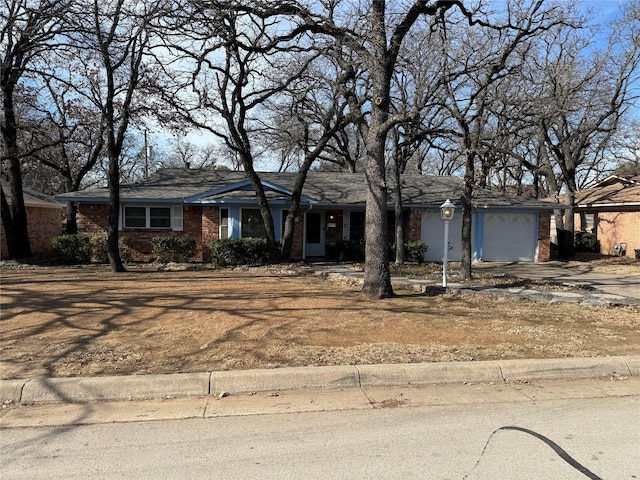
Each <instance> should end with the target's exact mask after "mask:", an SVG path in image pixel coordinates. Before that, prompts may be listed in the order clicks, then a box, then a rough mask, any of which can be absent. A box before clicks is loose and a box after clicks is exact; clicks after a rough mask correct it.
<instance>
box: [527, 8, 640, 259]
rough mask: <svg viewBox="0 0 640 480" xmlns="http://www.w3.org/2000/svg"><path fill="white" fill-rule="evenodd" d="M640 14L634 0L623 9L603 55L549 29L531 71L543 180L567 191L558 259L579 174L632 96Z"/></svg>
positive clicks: (567, 249)
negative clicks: (541, 149)
mask: <svg viewBox="0 0 640 480" xmlns="http://www.w3.org/2000/svg"><path fill="white" fill-rule="evenodd" d="M639 11H640V10H639V6H638V4H637V2H631V3H630V4H628V5H627V6H625V12H624V16H623V18H622V19H620V20H619V21H618V23H617V24H616V25H615V26H614V28H613V30H612V34H611V35H610V37H609V44H608V46H607V47H606V49H605V50H603V51H595V50H594V49H593V46H592V45H591V44H590V41H589V40H588V39H585V38H584V37H581V36H580V32H576V31H573V30H567V29H558V30H556V31H554V32H553V33H554V34H555V35H554V37H552V38H551V39H550V41H549V42H548V43H547V44H546V45H545V48H544V49H543V50H542V51H541V55H540V56H538V57H537V61H536V63H535V64H534V66H533V68H532V69H531V74H532V77H533V84H534V85H536V86H537V88H536V87H534V88H536V90H535V91H536V98H537V99H538V102H537V103H536V106H537V111H536V120H537V121H536V126H537V129H538V132H539V139H540V145H541V147H542V148H543V149H544V151H545V152H544V154H545V155H544V158H545V160H547V161H548V162H549V163H548V164H547V168H546V170H547V172H546V173H547V175H546V178H547V180H548V181H555V185H553V187H554V189H555V191H554V192H553V193H555V194H556V195H559V194H560V193H561V192H562V190H563V189H566V198H567V208H566V209H564V213H565V214H564V216H563V215H562V212H561V211H557V212H556V226H557V228H558V239H559V250H560V254H561V256H563V257H570V256H571V255H572V253H573V232H574V216H573V207H574V203H575V192H576V191H577V190H578V188H579V185H580V181H579V178H580V175H581V172H582V174H583V175H587V176H588V175H589V172H591V171H592V170H593V166H594V165H595V164H597V163H598V162H599V161H600V160H602V152H604V151H605V150H606V147H607V146H608V144H609V143H610V142H611V140H612V138H613V135H614V133H615V131H616V129H617V128H618V125H619V122H620V119H621V118H622V117H623V116H624V115H625V114H626V113H627V112H628V110H629V108H630V106H631V105H632V103H631V100H632V99H633V98H634V97H635V96H636V95H637V92H635V88H637V87H636V83H637V74H638V64H639V62H640V42H639V40H638V38H639V37H638V35H639V33H640V17H639V15H638V12H639ZM554 177H555V178H554Z"/></svg>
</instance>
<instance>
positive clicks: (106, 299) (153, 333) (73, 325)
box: [0, 271, 363, 378]
mask: <svg viewBox="0 0 640 480" xmlns="http://www.w3.org/2000/svg"><path fill="white" fill-rule="evenodd" d="M3 277H4V278H3V292H2V300H1V302H2V309H3V314H2V320H1V324H2V329H1V332H0V338H1V340H2V343H3V363H4V366H3V370H4V371H3V372H2V377H3V378H23V377H34V376H37V377H59V376H76V375H79V374H82V372H89V373H90V374H92V375H96V374H97V375H105V374H125V373H150V372H155V371H162V370H163V369H167V368H168V367H169V365H168V364H170V365H171V371H175V370H180V369H182V368H184V366H185V365H187V364H189V363H190V362H191V358H190V357H192V356H193V355H203V354H205V353H206V352H203V350H206V349H208V350H215V349H216V348H217V347H219V346H220V345H223V344H230V343H238V344H239V345H240V347H241V346H242V345H245V346H246V348H247V349H251V348H252V345H253V346H255V345H256V343H260V342H264V341H265V340H272V339H279V340H282V341H287V342H289V343H292V344H293V343H295V344H303V343H304V341H305V340H304V338H303V337H304V336H309V335H311V336H312V335H313V333H314V331H320V330H322V329H323V328H324V327H323V326H322V325H321V324H320V323H319V322H317V321H315V320H316V319H320V318H333V319H336V318H338V317H340V318H351V317H353V318H355V317H356V316H358V315H360V314H361V313H362V306H363V305H362V301H361V300H362V299H361V298H359V297H358V295H357V294H353V295H351V294H349V295H351V296H352V298H351V301H350V302H347V303H345V301H344V300H345V299H344V295H345V294H344V291H343V290H341V289H337V287H332V286H331V285H329V284H327V283H326V282H324V281H323V280H320V279H316V278H313V277H312V278H309V279H308V280H306V281H305V280H303V279H299V278H295V277H278V276H274V275H255V274H251V275H249V274H242V273H241V274H236V273H234V272H231V273H223V274H219V273H215V272H214V273H211V272H197V274H194V273H193V272H162V273H158V272H155V273H151V274H149V273H146V272H145V273H140V272H135V273H133V274H128V273H125V274H123V275H120V274H119V275H115V276H112V275H108V274H105V275H97V274H96V273H95V272H89V273H85V274H82V273H81V272H71V273H70V272H69V271H65V272H63V274H62V275H59V274H56V273H50V274H46V273H45V274H43V272H40V273H37V274H36V273H32V274H25V273H24V272H21V273H20V275H17V276H11V275H3ZM305 286H306V287H307V288H304V287H305ZM340 296H342V297H343V298H340V302H339V303H340V305H339V306H337V305H336V304H337V303H338V302H337V300H336V299H337V298H339V297H340ZM299 323H304V328H305V332H306V333H305V335H302V334H300V332H299V331H300V326H299V325H298V324H299ZM256 351H257V350H256ZM149 361H151V362H152V364H151V365H146V363H148V362H149ZM256 361H257V362H258V363H261V362H265V361H267V360H266V359H264V358H262V359H257V360H256ZM163 363H164V364H167V365H163Z"/></svg>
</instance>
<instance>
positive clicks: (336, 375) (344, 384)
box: [0, 356, 640, 405]
mask: <svg viewBox="0 0 640 480" xmlns="http://www.w3.org/2000/svg"><path fill="white" fill-rule="evenodd" d="M630 376H633V377H638V376H640V356H627V357H601V358H566V359H543V360H500V361H487V362H449V363H420V364H401V365H343V366H329V367H296V368H279V369H271V370H238V371H221V372H202V373H181V374H170V375H125V376H111V377H81V378H41V379H32V380H2V381H0V400H2V402H4V403H15V404H26V405H29V404H37V403H48V402H65V403H78V402H89V401H96V400H129V399H153V398H166V397H188V396H209V395H217V396H220V395H225V394H231V393H243V392H265V391H288V390H305V389H328V388H331V389H337V388H339V389H348V388H360V389H363V388H372V387H382V386H398V385H429V384H462V383H502V382H518V381H533V380H552V379H584V378H607V377H618V378H627V377H630Z"/></svg>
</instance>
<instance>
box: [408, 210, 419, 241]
mask: <svg viewBox="0 0 640 480" xmlns="http://www.w3.org/2000/svg"><path fill="white" fill-rule="evenodd" d="M406 235H407V241H408V242H415V241H417V240H422V212H421V211H420V210H411V211H410V212H409V222H408V231H407V233H406Z"/></svg>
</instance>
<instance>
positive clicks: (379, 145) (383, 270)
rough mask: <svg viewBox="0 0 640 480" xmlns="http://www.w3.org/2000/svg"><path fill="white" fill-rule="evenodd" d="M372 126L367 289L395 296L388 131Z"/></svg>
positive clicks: (381, 295)
mask: <svg viewBox="0 0 640 480" xmlns="http://www.w3.org/2000/svg"><path fill="white" fill-rule="evenodd" d="M374 126H376V125H375V123H374V121H373V120H372V125H371V127H370V128H369V135H368V136H367V168H366V172H365V173H366V188H367V196H366V202H367V207H366V214H365V230H366V244H365V269H364V287H363V292H364V293H365V294H366V295H368V296H370V297H375V298H388V297H392V296H393V288H392V287H391V275H390V272H389V249H388V245H387V243H388V239H387V183H386V179H385V165H384V143H385V139H386V132H384V131H382V129H381V128H374Z"/></svg>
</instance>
